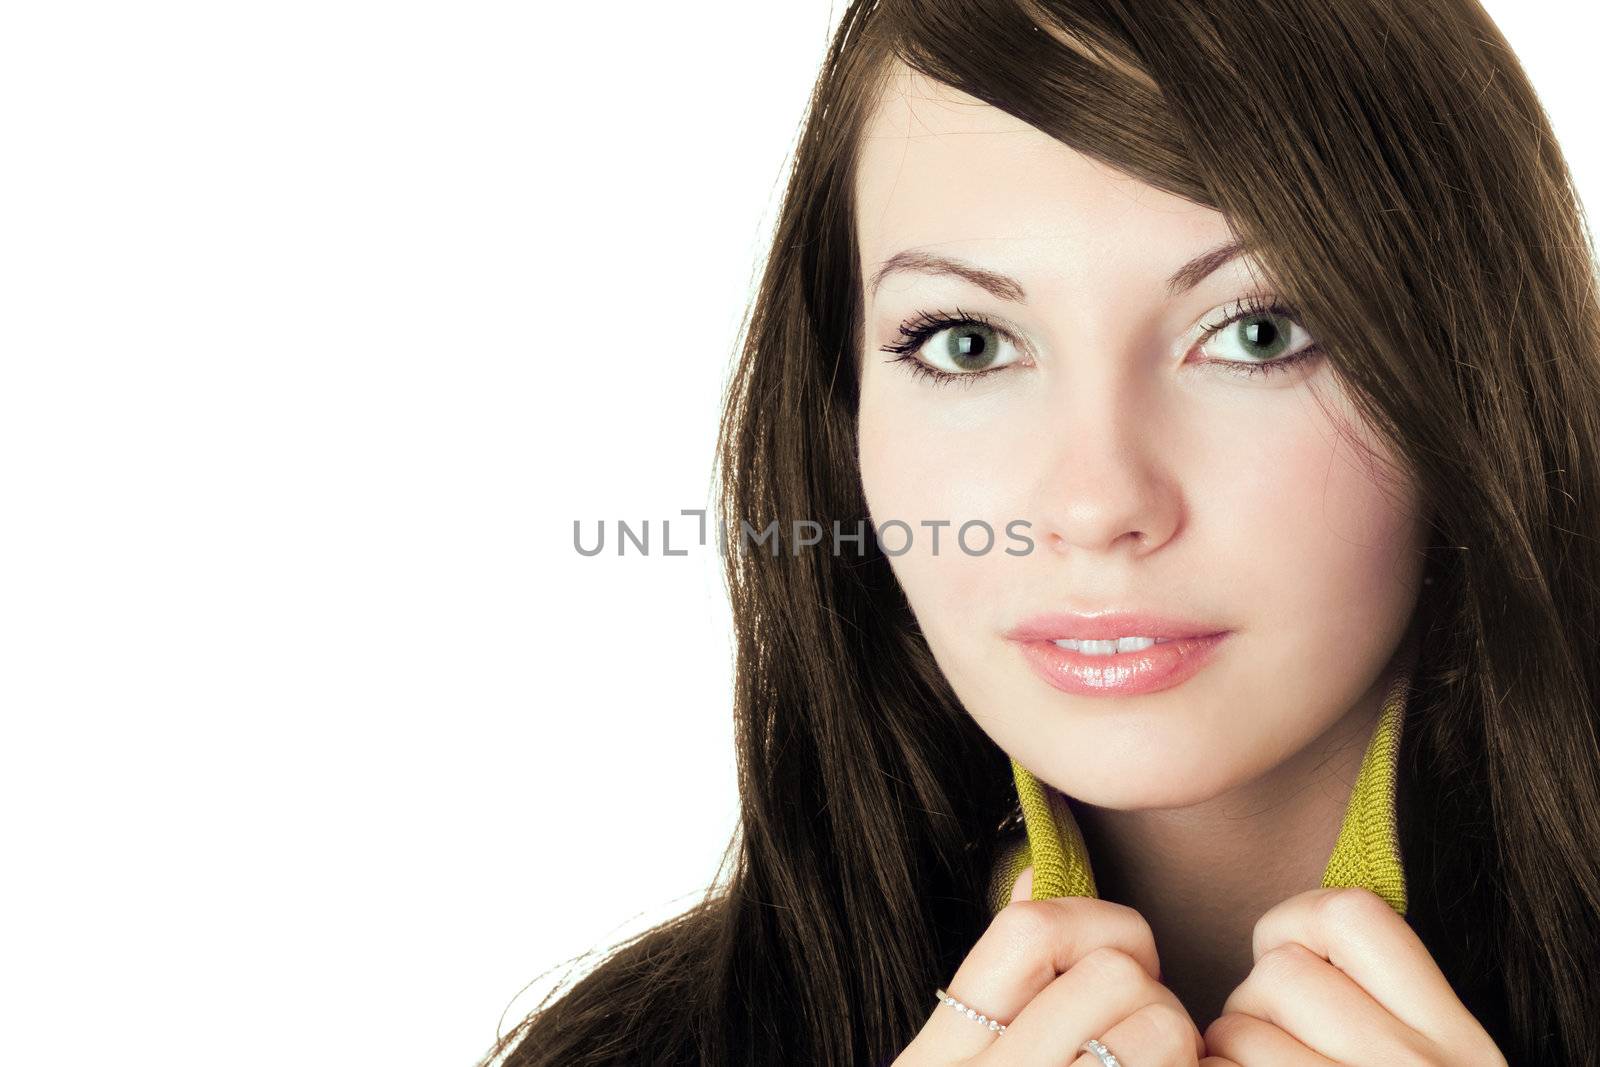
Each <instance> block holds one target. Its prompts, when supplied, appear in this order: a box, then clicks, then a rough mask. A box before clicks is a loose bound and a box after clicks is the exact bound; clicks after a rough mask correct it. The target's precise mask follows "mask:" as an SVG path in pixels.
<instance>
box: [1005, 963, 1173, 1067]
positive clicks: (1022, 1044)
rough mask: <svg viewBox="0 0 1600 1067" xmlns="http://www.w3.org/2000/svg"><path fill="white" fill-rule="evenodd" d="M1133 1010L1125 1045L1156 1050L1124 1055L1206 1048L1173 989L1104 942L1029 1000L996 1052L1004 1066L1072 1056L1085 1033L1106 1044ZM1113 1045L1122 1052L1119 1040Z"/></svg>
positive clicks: (1154, 1058)
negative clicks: (1133, 1022)
mask: <svg viewBox="0 0 1600 1067" xmlns="http://www.w3.org/2000/svg"><path fill="white" fill-rule="evenodd" d="M1141 1013H1143V1014H1142V1015H1141ZM1136 1015H1139V1016H1140V1018H1141V1019H1142V1022H1141V1023H1139V1024H1137V1025H1135V1026H1134V1028H1133V1030H1132V1032H1131V1036H1132V1040H1131V1041H1128V1042H1125V1044H1130V1045H1136V1046H1141V1047H1146V1048H1149V1049H1151V1050H1152V1051H1159V1052H1160V1053H1161V1054H1160V1055H1143V1056H1139V1057H1137V1058H1135V1057H1134V1056H1133V1055H1132V1051H1131V1049H1130V1050H1129V1052H1128V1054H1127V1058H1126V1062H1129V1063H1162V1064H1165V1063H1172V1062H1183V1063H1193V1062H1195V1061H1196V1060H1197V1059H1199V1057H1200V1056H1202V1055H1204V1053H1205V1042H1204V1041H1203V1040H1201V1037H1200V1030H1199V1028H1198V1027H1196V1026H1195V1024H1194V1020H1193V1019H1191V1018H1190V1017H1189V1013H1188V1011H1187V1010H1185V1009H1184V1006H1183V1004H1182V1002H1181V1001H1179V1000H1178V998H1177V996H1176V994H1174V993H1173V992H1172V990H1170V989H1168V988H1167V987H1166V986H1164V985H1162V984H1161V983H1160V982H1158V981H1156V980H1155V979H1154V978H1152V977H1151V976H1150V973H1149V972H1148V971H1146V970H1145V969H1144V966H1143V965H1142V964H1141V963H1139V961H1137V960H1135V959H1134V958H1133V957H1132V956H1129V955H1128V954H1127V953H1126V952H1123V951H1122V950H1120V949H1116V948H1105V947H1102V948H1097V949H1095V950H1094V951H1093V952H1090V953H1089V954H1088V955H1086V956H1085V957H1084V958H1083V959H1081V960H1079V961H1078V962H1077V963H1076V964H1075V965H1073V967H1072V969H1071V970H1069V971H1068V972H1067V973H1065V974H1063V975H1062V976H1061V977H1059V978H1057V979H1056V980H1055V981H1053V982H1051V983H1050V984H1049V985H1048V986H1046V987H1045V988H1044V989H1043V990H1042V991H1040V993H1039V994H1038V995H1037V996H1035V997H1034V998H1033V1000H1031V1001H1029V1003H1028V1005H1027V1006H1026V1007H1024V1008H1023V1009H1022V1011H1021V1012H1020V1013H1018V1015H1017V1017H1016V1018H1015V1019H1014V1020H1012V1022H1011V1025H1010V1026H1008V1027H1007V1028H1006V1032H1005V1039H1004V1041H1003V1042H1002V1046H1000V1047H996V1049H995V1050H994V1051H995V1054H996V1055H999V1054H1000V1053H1001V1052H1004V1054H1005V1056H1004V1062H1005V1063H1006V1064H1007V1067H1010V1065H1011V1064H1013V1063H1015V1064H1018V1065H1019V1067H1020V1065H1022V1064H1041V1065H1045V1064H1048V1065H1051V1067H1054V1065H1055V1064H1060V1063H1067V1062H1071V1059H1072V1055H1073V1053H1074V1052H1076V1051H1077V1050H1078V1049H1079V1047H1080V1046H1082V1044H1083V1043H1084V1041H1086V1040H1087V1039H1089V1038H1091V1037H1093V1038H1099V1039H1100V1040H1101V1041H1104V1042H1105V1043H1106V1044H1107V1045H1111V1041H1110V1039H1109V1038H1107V1037H1105V1036H1104V1035H1106V1034H1107V1033H1110V1032H1112V1031H1114V1030H1115V1029H1116V1028H1117V1027H1118V1026H1120V1025H1122V1024H1124V1023H1125V1022H1126V1021H1127V1020H1129V1019H1131V1018H1133V1017H1134V1016H1136ZM1112 1047H1113V1049H1115V1050H1119V1051H1118V1055H1119V1058H1120V1057H1121V1056H1122V1055H1123V1053H1122V1052H1121V1051H1120V1049H1121V1048H1122V1046H1121V1045H1114V1046H1112ZM1174 1056H1177V1057H1178V1059H1177V1060H1176V1061H1175V1060H1174V1059H1173V1057H1174ZM1095 1062H1096V1064H1098V1062H1099V1061H1098V1059H1096V1061H1095Z"/></svg>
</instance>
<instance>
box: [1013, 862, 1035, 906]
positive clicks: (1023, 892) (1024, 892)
mask: <svg viewBox="0 0 1600 1067" xmlns="http://www.w3.org/2000/svg"><path fill="white" fill-rule="evenodd" d="M1032 898H1033V867H1032V866H1028V867H1024V868H1022V873H1021V874H1019V875H1017V884H1016V885H1014V886H1012V887H1011V902H1012V903H1015V902H1016V901H1019V900H1031V899H1032Z"/></svg>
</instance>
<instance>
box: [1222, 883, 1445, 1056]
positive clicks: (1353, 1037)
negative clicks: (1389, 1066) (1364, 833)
mask: <svg viewBox="0 0 1600 1067" xmlns="http://www.w3.org/2000/svg"><path fill="white" fill-rule="evenodd" d="M1385 907H1387V905H1385ZM1222 1012H1223V1014H1224V1015H1227V1014H1228V1013H1230V1012H1234V1013H1239V1014H1241V1015H1245V1016H1250V1017H1253V1018H1255V1019H1256V1020H1258V1021H1262V1022H1265V1023H1267V1024H1270V1025H1271V1026H1272V1027H1273V1028H1274V1029H1277V1030H1281V1031H1284V1032H1285V1034H1286V1036H1288V1037H1290V1038H1292V1039H1293V1040H1294V1042H1295V1043H1296V1044H1297V1045H1301V1046H1304V1047H1305V1048H1307V1049H1312V1050H1315V1051H1316V1052H1318V1053H1321V1054H1322V1055H1323V1056H1326V1057H1328V1058H1329V1059H1331V1060H1334V1061H1335V1062H1337V1063H1372V1062H1374V1061H1376V1060H1381V1059H1384V1056H1383V1055H1382V1054H1380V1053H1379V1052H1378V1050H1383V1051H1384V1052H1387V1053H1390V1054H1391V1056H1392V1054H1393V1052H1394V1051H1395V1050H1397V1049H1400V1048H1405V1049H1411V1048H1413V1047H1414V1043H1413V1042H1412V1040H1411V1037H1412V1032H1411V1030H1410V1028H1409V1027H1407V1026H1406V1025H1405V1024H1404V1023H1403V1022H1402V1021H1401V1020H1399V1019H1397V1018H1395V1017H1394V1016H1393V1015H1391V1014H1390V1013H1389V1010H1388V1009H1387V1008H1385V1007H1384V1006H1383V1005H1382V1004H1380V1003H1378V1002H1377V1001H1376V1000H1374V999H1373V998H1372V997H1371V995H1369V994H1368V993H1367V991H1366V990H1365V989H1362V988H1361V987H1360V986H1359V985H1357V984H1356V983H1355V982H1354V981H1353V980H1352V979H1351V978H1350V976H1349V975H1347V974H1345V973H1344V972H1343V971H1341V970H1339V969H1338V968H1337V967H1335V966H1334V965H1333V964H1331V963H1329V962H1328V961H1327V960H1325V959H1323V958H1322V957H1321V956H1318V955H1317V954H1316V953H1314V952H1312V951H1311V950H1310V949H1308V948H1306V947H1305V946H1304V945H1301V944H1298V943H1297V942H1293V941H1289V942H1285V943H1284V944H1282V945H1279V946H1277V947H1276V948H1273V949H1270V950H1268V951H1267V952H1266V953H1265V954H1264V955H1262V957H1261V958H1260V959H1258V960H1256V965H1255V967H1254V968H1253V969H1252V970H1251V971H1250V974H1249V976H1248V977H1246V978H1245V980H1244V981H1243V982H1242V983H1240V984H1239V987H1238V988H1237V989H1235V990H1234V991H1233V992H1232V993H1230V994H1229V995H1228V999H1227V1001H1226V1002H1225V1003H1224V1004H1223V1005H1222ZM1212 1025H1213V1026H1214V1025H1216V1024H1215V1023H1213V1024H1212ZM1210 1040H1211V1039H1210V1037H1209V1036H1208V1037H1207V1038H1206V1041H1207V1047H1210ZM1235 1058H1238V1057H1235Z"/></svg>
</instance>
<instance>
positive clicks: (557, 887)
mask: <svg viewBox="0 0 1600 1067" xmlns="http://www.w3.org/2000/svg"><path fill="white" fill-rule="evenodd" d="M1489 6H1490V10H1491V12H1492V13H1493V14H1494V15H1495V16H1496V18H1497V19H1498V20H1499V21H1500V24H1501V26H1502V27H1503V28H1504V30H1505V31H1506V33H1507V35H1508V37H1509V38H1510V39H1511V42H1512V44H1513V46H1514V47H1515V48H1516V49H1517V51H1518V52H1519V54H1520V55H1521V57H1522V59H1523V61H1524V63H1525V64H1526V65H1527V67H1528V68H1529V70H1530V72H1531V74H1532V76H1533V78H1534V81H1535V84H1536V86H1537V88H1538V89H1539V91H1540V93H1541V94H1542V96H1543V99H1544V101H1545V104H1546V106H1547V107H1548V108H1549V110H1550V111H1551V113H1552V116H1553V119H1554V122H1555V125H1556V132H1557V134H1558V136H1559V137H1560V138H1561V140H1562V143H1563V147H1564V148H1565V150H1566V152H1567V154H1568V157H1569V160H1570V162H1571V163H1572V165H1573V167H1574V169H1575V171H1576V173H1577V175H1578V178H1579V181H1580V187H1581V189H1582V190H1583V192H1584V193H1585V199H1586V200H1587V201H1588V202H1590V203H1596V202H1600V158H1597V156H1600V130H1597V129H1596V127H1595V124H1594V114H1593V110H1592V108H1593V100H1594V98H1593V92H1592V78H1593V73H1594V58H1593V51H1592V39H1593V33H1594V31H1595V30H1596V29H1597V28H1600V27H1597V22H1596V18H1595V16H1594V15H1590V14H1579V13H1578V12H1579V11H1580V10H1581V6H1580V5H1576V4H1569V3H1557V2H1551V0H1546V2H1541V3H1532V2H1528V0H1522V2H1518V3H1513V2H1511V0H1497V2H1495V3H1492V4H1490V5H1489ZM841 8H842V3H841V2H840V0H835V2H833V3H829V2H825V0H817V2H795V0H789V2H786V3H782V4H778V3H765V2H763V3H752V2H750V0H717V2H699V3H695V4H693V5H684V4H660V3H653V2H652V3H641V2H632V3H609V4H557V5H534V4H530V3H473V2H463V0H457V2H455V3H449V4H446V3H442V2H433V3H399V4H393V3H391V4H375V3H364V4H358V3H351V2H348V0H318V2H314V3H313V2H305V0H298V2H293V0H289V2H286V0H279V2H276V3H272V4H253V5H243V4H217V3H199V2H194V3H189V4H176V3H153V4H109V3H101V4H86V3H73V2H68V0H56V2H52V3H36V4H29V5H21V4H15V5H9V6H8V9H7V12H6V15H5V18H4V21H3V24H0V153H3V157H0V158H3V162H0V283H3V288H0V355H3V358H4V362H3V375H4V377H3V381H0V501H3V505H0V506H3V509H4V510H3V512H0V687H3V688H0V714H3V724H4V735H3V742H0V804H3V814H0V848H3V853H0V864H3V866H0V922H3V923H4V928H3V930H0V1060H3V1061H4V1062H7V1063H45V1062H49V1063H62V1062H90V1061H93V1060H97V1059H98V1057H100V1056H104V1055H108V1054H113V1053H119V1054H120V1057H121V1058H122V1059H123V1060H124V1061H125V1062H138V1063H155V1062H161V1063H163V1064H168V1065H175V1064H200V1063H208V1064H209V1063H219V1062H225V1063H229V1064H241V1065H243V1064H285V1063H294V1064H348V1063H383V1064H385V1065H394V1067H398V1065H407V1064H418V1065H421V1064H429V1065H441V1067H442V1065H449V1064H455V1065H459V1067H466V1065H468V1064H470V1063H472V1062H473V1061H474V1060H475V1058H476V1057H477V1056H478V1055H479V1053H480V1052H481V1051H482V1050H483V1049H484V1048H485V1047H486V1046H487V1045H488V1044H489V1043H490V1041H491V1040H492V1039H493V1037H494V1034H495V1031H496V1027H497V1025H499V1023H500V1016H501V1013H502V1011H503V1010H506V1009H507V1008H508V1007H509V1008H510V1009H511V1010H510V1012H509V1013H508V1014H507V1017H506V1019H507V1024H508V1025H509V1022H510V1020H511V1019H512V1018H514V1017H516V1016H518V1015H520V1014H521V1013H522V1011H525V1010H526V1009H527V1007H528V1006H530V1005H531V1003H532V1001H533V999H536V995H537V994H538V993H539V992H541V991H542V989H543V988H544V986H543V985H536V986H535V987H533V988H532V989H530V990H528V992H527V993H525V994H524V995H523V996H522V998H520V999H516V1000H515V1002H514V998H517V997H518V991H519V990H520V989H522V987H523V986H524V985H525V983H528V982H530V981H532V980H534V979H535V978H537V977H539V976H540V975H541V974H545V973H546V972H548V971H549V970H550V968H552V967H554V966H556V965H558V964H560V963H561V962H562V961H563V960H566V959H567V958H568V957H571V956H574V955H576V954H578V953H581V952H583V951H585V950H587V949H590V948H594V947H596V946H604V945H608V944H612V943H614V942H615V941H617V940H619V939H620V938H621V937H622V936H624V935H626V934H628V933H632V932H634V931H636V930H639V929H642V928H643V927H644V926H646V925H649V924H652V923H654V922H656V921H658V920H660V919H664V918H666V917H668V916H669V915H671V914H674V913H676V912H677V911H679V910H681V909H682V908H684V907H686V906H688V904H690V903H692V902H693V901H694V900H695V899H696V898H697V897H698V896H699V895H700V893H701V892H703V890H704V889H705V888H706V886H707V885H708V884H709V882H710V880H711V878H712V876H713V874H714V872H715V870H716V867H717V863H718V861H719V859H720V858H721V855H722V850H723V848H724V846H725V845H726V844H727V843H728V840H729V837H730V835H731V834H732V833H733V831H734V828H735V816H736V811H737V809H736V799H737V798H736V795H735V790H734V766H733V756H732V729H731V720H730V692H731V689H730V677H729V675H730V665H731V647H730V635H729V627H728V619H727V609H726V605H725V601H724V593H723V589H722V584H721V583H722V579H721V571H720V560H719V559H718V557H717V556H716V554H715V552H714V551H711V550H709V549H706V548H700V547H698V546H693V545H692V543H691V539H690V538H689V537H688V536H687V535H688V534H689V533H690V532H692V530H691V527H690V526H689V525H684V524H680V525H679V526H677V527H675V528H674V531H673V544H674V547H689V554H688V555H686V556H682V557H671V558H668V557H664V556H663V555H662V554H661V552H660V541H659V537H660V522H661V520H662V519H665V518H669V517H672V516H676V515H677V514H678V512H679V511H680V510H681V509H684V508H696V507H709V505H710V474H711V461H712V454H713V453H712V449H713V443H714V440H715V431H716V420H717V416H718V412H719V405H720V400H721V393H722V389H723V386H724V384H725V382H726V378H727V373H728V369H729V366H730V363H731V359H732V356H733V344H734V340H735V336H736V333H737V330H738V327H739V323H740V321H741V317H742V315H743V313H744V310H745V305H746V302H747V300H748V298H749V296H750V293H751V289H752V285H753V282H754V280H755V270H756V267H757V264H758V260H759V257H760V254H761V253H762V251H763V249H764V240H765V235H766V233H767V229H768V227H769V226H770V223H771V219H772V212H773V209H774V208H775V206H776V203H777V196H778V194H779V192H780V191H781V181H782V179H783V175H784V166H785V162H786V157H787V154H788V152H789V150H790V148H791V147H792V144H793V139H794V134H795V132H796V127H797V123H798V122H799V120H800V118H801V116H802V113H803V109H804V104H805V100H806V95H807V93H808V91H809V88H810V85H811V82H812V79H813V77H814V75H815V73H816V70H817V67H818V64H819V63H820V60H821V57H822V55H823V51H824V47H825V44H826V40H827V37H828V34H829V31H830V29H831V26H832V24H833V22H834V20H835V19H836V18H837V16H838V14H839V13H840V10H839V9H841ZM619 518H625V519H628V520H631V521H633V522H634V523H636V524H638V523H642V522H643V521H644V520H646V519H649V520H651V525H652V527H653V529H652V538H653V539H652V552H651V554H650V555H649V556H648V557H640V556H638V555H636V554H635V555H629V556H627V557H623V558H618V557H617V556H616V555H615V554H614V543H613V544H612V545H611V546H610V548H609V550H608V552H607V553H606V554H605V555H602V556H600V557H597V558H593V559H587V558H583V557H580V556H579V555H578V554H577V553H576V552H575V551H574V549H573V547H572V523H573V520H574V519H582V520H584V522H585V524H586V525H585V529H586V530H588V531H591V532H592V531H593V529H594V528H595V524H596V523H597V522H598V521H599V520H600V519H606V520H608V521H610V522H614V521H615V520H617V519H619ZM612 533H614V530H613V531H612ZM553 977H554V974H553V973H552V974H551V975H549V976H548V978H547V981H548V980H549V979H553Z"/></svg>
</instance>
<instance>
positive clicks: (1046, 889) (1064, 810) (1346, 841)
mask: <svg viewBox="0 0 1600 1067" xmlns="http://www.w3.org/2000/svg"><path fill="white" fill-rule="evenodd" d="M1399 664H1400V669H1399V670H1398V671H1397V672H1396V674H1395V676H1394V679H1393V681H1392V682H1391V683H1390V685H1389V689H1388V692H1387V693H1386V695H1385V696H1384V700H1383V708H1382V711H1381V713H1380V714H1379V717H1378V724H1377V726H1376V727H1375V728H1374V730H1373V733H1372V737H1371V740H1369V741H1368V743H1367V751H1366V754H1365V756H1363V757H1362V760H1361V770H1360V772H1359V774H1358V775H1357V776H1356V782H1355V786H1354V788H1353V789H1352V790H1351V792H1350V800H1349V803H1348V804H1347V805H1346V806H1345V812H1344V823H1343V825H1342V826H1341V827H1340V829H1339V839H1338V841H1337V842H1336V843H1335V844H1334V846H1333V854H1332V855H1331V856H1329V857H1328V864H1327V867H1326V868H1325V869H1324V871H1323V874H1322V885H1323V886H1325V887H1333V886H1365V887H1366V888H1368V889H1370V890H1372V891H1373V892H1374V893H1376V894H1378V896H1380V897H1382V898H1383V899H1384V900H1386V901H1388V903H1389V906H1390V907H1392V908H1394V910H1395V911H1397V912H1399V913H1400V914H1401V915H1404V914H1405V913H1406V881H1405V868H1404V866H1403V864H1402V862H1401V855H1400V838H1399V833H1398V827H1397V823H1396V815H1395V785H1396V776H1397V772H1398V764H1399V751H1400V727H1401V724H1402V722H1403V721H1404V717H1405V705H1406V695H1407V693H1408V691H1409V689H1410V684H1411V675H1412V670H1413V667H1414V665H1415V656H1414V654H1411V653H1410V651H1409V650H1408V652H1403V653H1402V655H1401V657H1400V658H1399ZM1011 770H1012V776H1013V777H1014V778H1015V779H1016V784H1017V799H1018V801H1019V802H1020V803H1021V806H1022V816H1023V822H1024V824H1025V825H1026V827H1027V834H1026V837H1025V838H1024V839H1022V840H1021V841H1019V842H1017V843H1016V844H1014V845H1012V846H1010V847H1009V848H1008V849H1007V850H1005V851H1004V852H1003V853H1002V856H1001V859H1000V863H999V864H998V866H997V868H996V871H995V876H994V880H993V882H992V884H991V887H990V900H989V905H990V912H991V913H995V912H998V911H1000V909H1001V908H1003V907H1005V906H1006V904H1007V903H1008V902H1009V901H1010V900H1011V888H1012V886H1014V885H1015V884H1016V881H1017V878H1018V877H1020V876H1021V874H1022V872H1023V870H1025V869H1026V868H1028V867H1029V866H1032V867H1033V869H1034V870H1033V894H1032V896H1033V899H1034V900H1047V899H1049V898H1051V897H1062V896H1088V897H1098V896H1099V893H1098V892H1097V891H1096V890H1095V884H1094V871H1093V869H1092V868H1091V867H1090V865H1089V854H1088V850H1087V849H1086V847H1085V846H1084V841H1083V833H1082V831H1081V830H1080V829H1079V827H1078V821H1077V819H1076V818H1075V817H1074V816H1073V814H1072V811H1071V809H1070V808H1069V807H1068V806H1067V803H1066V799H1065V798H1064V797H1063V796H1062V795H1061V793H1060V792H1059V791H1057V790H1055V789H1053V788H1051V787H1049V786H1047V785H1045V784H1044V783H1043V782H1041V781H1039V779H1037V778H1035V777H1034V776H1033V775H1032V774H1031V773H1030V772H1029V771H1028V770H1027V769H1025V768H1024V767H1023V766H1022V764H1020V763H1018V762H1017V761H1016V760H1015V759H1013V760H1012V761H1011Z"/></svg>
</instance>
